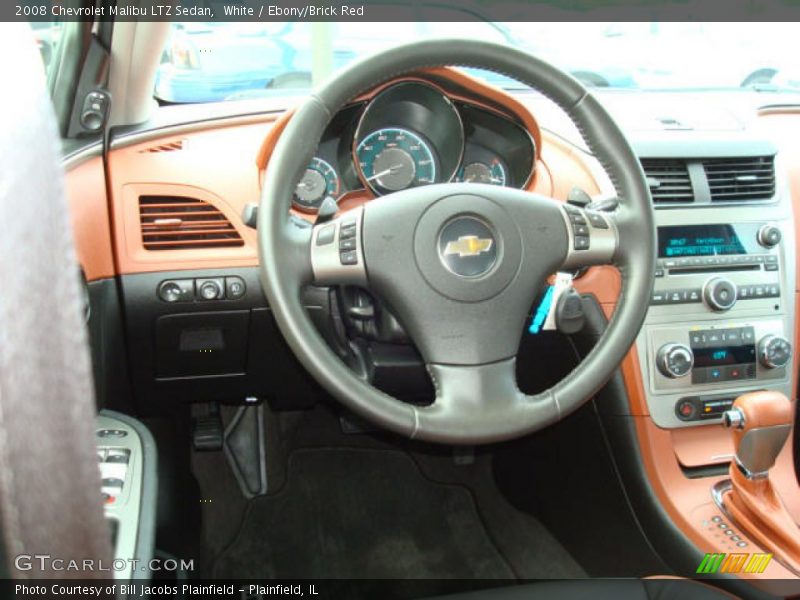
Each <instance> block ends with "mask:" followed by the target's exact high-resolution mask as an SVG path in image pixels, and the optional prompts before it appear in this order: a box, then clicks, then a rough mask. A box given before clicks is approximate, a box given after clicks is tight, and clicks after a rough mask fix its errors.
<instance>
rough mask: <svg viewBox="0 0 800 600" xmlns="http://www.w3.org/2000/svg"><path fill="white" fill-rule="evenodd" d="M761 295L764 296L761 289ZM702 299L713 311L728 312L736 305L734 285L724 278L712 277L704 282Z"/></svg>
mask: <svg viewBox="0 0 800 600" xmlns="http://www.w3.org/2000/svg"><path fill="white" fill-rule="evenodd" d="M761 295H762V296H763V295H764V292H763V289H762V291H761ZM703 297H704V299H705V301H706V303H707V304H708V305H709V306H710V307H711V308H712V309H713V310H716V311H726V310H730V309H731V308H733V305H734V304H736V297H737V290H736V285H735V284H734V283H733V282H732V281H730V280H729V279H725V278H724V277H713V278H711V279H709V280H708V281H707V282H706V286H705V289H704V290H703Z"/></svg>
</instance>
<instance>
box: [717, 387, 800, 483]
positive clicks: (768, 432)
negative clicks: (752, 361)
mask: <svg viewBox="0 0 800 600" xmlns="http://www.w3.org/2000/svg"><path fill="white" fill-rule="evenodd" d="M722 420H723V423H724V425H725V426H726V427H728V428H730V429H732V430H733V444H734V450H735V453H736V464H737V466H738V467H739V470H740V471H741V472H742V474H743V475H744V476H745V477H747V478H748V479H757V478H763V477H766V476H767V473H768V471H769V470H770V469H771V468H772V467H773V465H774V464H775V460H776V459H777V458H778V454H780V451H781V449H782V448H783V445H784V444H785V443H786V439H787V438H788V437H789V432H790V431H791V423H792V407H791V403H790V402H789V399H788V398H787V397H786V396H784V395H783V394H781V393H779V392H768V391H763V392H752V393H749V394H744V395H742V396H739V397H738V398H737V399H736V401H735V402H734V403H733V407H732V408H731V409H730V410H728V411H726V412H725V413H723V415H722Z"/></svg>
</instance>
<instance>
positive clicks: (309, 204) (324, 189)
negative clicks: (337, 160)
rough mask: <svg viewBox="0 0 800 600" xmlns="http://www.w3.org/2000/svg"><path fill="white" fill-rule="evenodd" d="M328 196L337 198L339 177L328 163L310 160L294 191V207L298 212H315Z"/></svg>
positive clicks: (320, 160)
mask: <svg viewBox="0 0 800 600" xmlns="http://www.w3.org/2000/svg"><path fill="white" fill-rule="evenodd" d="M328 196H331V197H333V199H334V200H335V199H336V198H337V197H338V196H339V176H338V175H337V174H336V169H334V168H333V167H332V166H331V165H330V163H328V162H326V161H324V160H322V159H321V158H316V157H315V158H312V159H311V162H310V163H309V165H308V168H307V169H306V172H305V173H304V174H303V178H302V179H301V180H300V183H298V184H297V187H296V188H295V191H294V205H295V206H296V207H297V208H299V209H300V210H306V211H315V210H317V209H319V207H320V205H321V204H322V201H323V200H324V199H325V198H327V197H328Z"/></svg>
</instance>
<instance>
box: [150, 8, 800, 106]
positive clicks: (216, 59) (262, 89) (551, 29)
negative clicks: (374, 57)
mask: <svg viewBox="0 0 800 600" xmlns="http://www.w3.org/2000/svg"><path fill="white" fill-rule="evenodd" d="M442 10H443V11H444V12H452V11H453V10H454V9H442ZM426 16H430V17H431V18H432V19H438V20H431V21H428V22H408V23H403V22H395V23H374V22H369V23H365V22H339V23H332V22H318V23H317V22H314V23H311V22H286V23H278V22H269V23H174V24H173V25H172V31H171V35H170V37H169V39H168V41H167V44H166V46H165V48H164V52H163V55H162V62H161V65H160V66H159V69H158V72H157V77H156V87H155V96H156V97H157V98H158V99H159V100H161V101H164V102H170V103H185V102H218V101H223V100H239V99H245V98H256V97H265V96H276V95H294V94H298V93H302V92H303V91H304V90H308V89H310V88H311V87H312V86H313V85H314V84H316V83H319V82H320V81H322V80H324V79H325V78H326V77H328V76H329V75H330V74H331V73H333V72H335V71H336V70H337V69H340V68H342V67H343V66H345V65H346V64H347V63H349V62H351V61H353V60H355V59H357V58H360V57H363V56H366V55H369V54H372V53H374V52H376V51H378V50H381V49H384V48H387V47H390V46H394V45H398V44H402V43H407V42H411V41H413V40H420V39H425V38H432V37H460V38H467V39H477V40H487V41H492V42H497V43H500V44H507V45H509V46H513V47H517V48H522V49H524V50H526V51H528V52H530V53H532V54H534V55H536V56H538V57H540V58H543V59H545V60H547V61H549V62H551V63H553V64H555V65H556V66H558V67H560V68H561V69H563V70H565V71H568V72H569V73H571V74H572V75H573V76H574V77H576V78H578V79H579V80H580V81H582V82H583V83H584V84H585V85H587V86H589V87H593V88H601V89H602V88H605V89H625V90H743V91H755V92H758V91H771V92H783V91H786V92H794V93H797V92H800V58H798V53H797V52H796V47H795V46H796V36H795V34H796V29H797V26H796V24H794V23H495V22H489V21H484V20H480V19H477V18H475V16H474V15H470V16H471V20H467V21H464V20H463V19H464V16H463V15H459V19H460V20H459V22H452V20H451V22H445V21H443V20H442V19H443V18H444V17H447V16H448V15H445V14H442V15H438V14H437V15H427V14H426ZM451 16H452V15H451ZM467 71H470V72H471V73H472V74H476V75H478V76H480V77H483V78H484V79H486V80H488V81H489V82H490V83H493V84H495V85H499V86H501V87H505V88H509V89H513V88H519V87H522V86H520V84H518V83H517V82H516V81H514V80H511V79H508V78H506V77H502V76H499V75H495V74H492V73H488V72H478V71H473V70H470V69H467Z"/></svg>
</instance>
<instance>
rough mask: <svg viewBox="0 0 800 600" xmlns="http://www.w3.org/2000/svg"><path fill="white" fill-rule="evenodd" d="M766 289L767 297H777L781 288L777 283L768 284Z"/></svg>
mask: <svg viewBox="0 0 800 600" xmlns="http://www.w3.org/2000/svg"><path fill="white" fill-rule="evenodd" d="M766 290H767V297H768V298H778V297H779V296H780V295H781V288H780V286H779V285H768V286H767V287H766Z"/></svg>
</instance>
